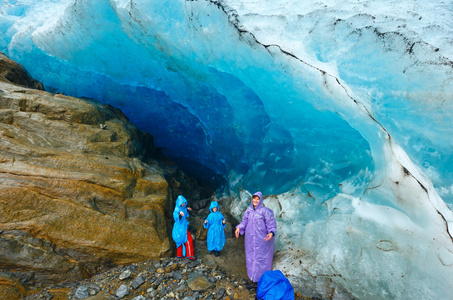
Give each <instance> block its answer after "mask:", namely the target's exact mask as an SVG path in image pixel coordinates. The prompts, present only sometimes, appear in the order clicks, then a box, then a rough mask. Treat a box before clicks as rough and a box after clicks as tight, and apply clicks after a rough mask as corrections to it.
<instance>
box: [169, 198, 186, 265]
mask: <svg viewBox="0 0 453 300" xmlns="http://www.w3.org/2000/svg"><path fill="white" fill-rule="evenodd" d="M181 204H184V205H183V206H181ZM181 211H182V212H183V213H184V216H181V217H180V216H179V213H180V212H181ZM187 217H189V212H188V211H187V200H186V198H184V197H183V196H181V195H179V196H178V198H177V199H176V206H175V210H174V211H173V219H174V220H175V225H174V226H173V231H172V237H173V240H174V241H175V243H176V248H179V246H181V245H182V247H183V250H182V251H183V255H184V256H186V247H185V246H184V243H186V242H187V228H188V227H189V222H188V221H187Z"/></svg>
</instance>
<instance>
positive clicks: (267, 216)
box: [264, 209, 277, 236]
mask: <svg viewBox="0 0 453 300" xmlns="http://www.w3.org/2000/svg"><path fill="white" fill-rule="evenodd" d="M264 222H265V223H266V230H267V233H268V234H269V233H271V232H273V233H274V236H275V235H276V234H277V222H276V221H275V218H274V212H273V211H272V210H271V209H266V212H265V213H264Z"/></svg>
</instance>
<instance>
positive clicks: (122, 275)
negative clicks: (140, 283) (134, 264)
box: [120, 270, 132, 280]
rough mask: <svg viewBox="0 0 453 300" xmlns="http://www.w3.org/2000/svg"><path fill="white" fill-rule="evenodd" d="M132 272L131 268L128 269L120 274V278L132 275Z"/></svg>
mask: <svg viewBox="0 0 453 300" xmlns="http://www.w3.org/2000/svg"><path fill="white" fill-rule="evenodd" d="M131 274H132V272H131V271H130V270H126V271H124V272H123V273H121V275H120V280H124V279H127V278H129V277H130V276H131Z"/></svg>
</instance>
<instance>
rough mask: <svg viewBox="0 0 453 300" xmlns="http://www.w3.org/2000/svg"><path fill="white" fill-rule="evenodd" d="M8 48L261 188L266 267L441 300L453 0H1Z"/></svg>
mask: <svg viewBox="0 0 453 300" xmlns="http://www.w3.org/2000/svg"><path fill="white" fill-rule="evenodd" d="M0 31H1V35H0V51H1V52H4V53H6V54H7V55H8V56H9V57H10V58H12V59H14V60H16V61H18V62H19V63H21V64H22V65H24V66H25V68H26V69H27V70H28V71H29V72H30V73H31V75H32V76H33V77H34V78H36V79H37V80H39V81H41V82H42V83H43V84H44V86H45V88H46V89H47V90H48V91H53V92H59V93H64V94H67V95H71V96H77V97H88V98H92V99H95V100H98V101H102V102H105V103H108V104H111V105H112V106H115V107H118V108H120V109H121V110H123V111H124V112H125V114H126V115H127V116H128V117H129V118H130V119H131V120H132V121H133V122H134V123H135V124H137V125H138V126H139V128H140V129H142V130H144V131H146V132H149V133H150V134H152V135H153V136H154V139H155V143H156V145H157V146H159V147H160V148H162V149H163V150H162V151H163V152H164V153H165V154H166V155H168V156H170V157H172V158H173V159H174V160H175V161H176V162H178V164H180V165H181V166H182V168H184V169H185V170H186V171H187V172H189V173H190V174H193V175H195V176H198V177H200V178H203V179H205V180H208V181H210V182H212V183H213V184H215V185H216V186H218V187H219V189H218V193H219V195H224V196H229V197H231V199H233V200H231V202H230V209H231V212H232V213H233V214H234V215H235V216H236V217H237V218H240V214H241V212H242V211H243V210H244V208H245V207H246V205H247V203H249V202H248V201H250V195H251V194H252V193H253V192H255V191H257V190H260V191H262V192H263V194H264V195H266V196H267V197H266V200H265V204H266V206H268V207H270V208H272V209H273V210H274V212H275V215H276V217H277V221H278V234H277V244H276V250H277V251H276V253H275V260H274V269H280V270H282V271H283V272H284V273H285V275H287V276H288V278H289V279H290V281H291V283H292V284H293V285H294V287H295V288H296V289H298V290H306V289H308V287H311V288H313V287H315V292H316V293H317V294H320V295H322V296H323V297H324V298H329V297H330V298H331V299H332V298H333V299H350V298H357V299H451V298H452V297H453V291H452V290H451V282H453V239H452V235H451V232H452V230H453V228H452V227H450V226H453V214H452V211H451V209H452V208H453V121H452V120H453V4H452V2H451V1H422V0H413V1H408V0H404V1H385V2H384V1H376V0H363V1H356V0H343V1H338V0H319V1H302V0H295V1H287V0H272V1H270V0H261V1H244V0H193V1H183V0H159V1H155V0H96V1H92V0H42V1H36V0H2V1H1V2H0Z"/></svg>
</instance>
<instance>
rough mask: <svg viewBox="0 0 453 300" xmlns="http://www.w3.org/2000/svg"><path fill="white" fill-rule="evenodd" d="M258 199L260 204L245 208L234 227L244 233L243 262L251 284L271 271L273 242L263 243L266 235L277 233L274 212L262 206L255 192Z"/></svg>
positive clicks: (259, 195)
mask: <svg viewBox="0 0 453 300" xmlns="http://www.w3.org/2000/svg"><path fill="white" fill-rule="evenodd" d="M255 195H256V196H258V197H260V202H259V203H258V205H257V206H256V209H254V208H253V203H251V204H250V206H249V207H248V208H247V210H246V211H245V213H244V216H243V217H242V221H241V223H240V224H239V225H238V226H236V228H239V232H240V234H244V233H245V240H244V243H245V260H246V265H247V275H248V276H249V278H250V279H251V280H252V281H253V282H257V281H258V280H259V279H260V277H261V275H263V273H264V272H265V271H270V270H271V269H272V261H273V258H274V241H275V238H274V237H272V239H271V240H270V241H267V242H266V241H264V238H265V237H266V235H267V234H268V233H270V232H273V233H274V236H275V233H276V231H277V223H276V222H275V218H274V212H273V211H272V210H271V209H269V208H267V207H264V206H263V194H262V193H261V192H257V193H255V194H253V196H255Z"/></svg>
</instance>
